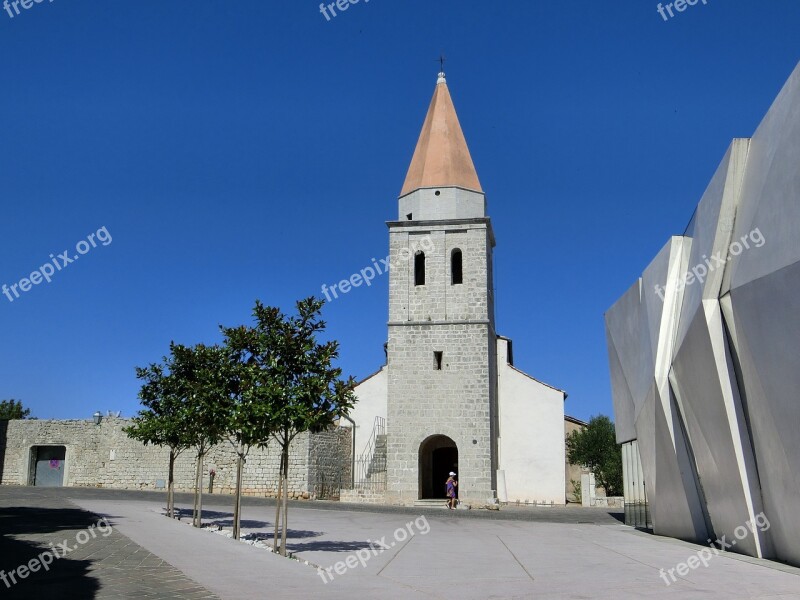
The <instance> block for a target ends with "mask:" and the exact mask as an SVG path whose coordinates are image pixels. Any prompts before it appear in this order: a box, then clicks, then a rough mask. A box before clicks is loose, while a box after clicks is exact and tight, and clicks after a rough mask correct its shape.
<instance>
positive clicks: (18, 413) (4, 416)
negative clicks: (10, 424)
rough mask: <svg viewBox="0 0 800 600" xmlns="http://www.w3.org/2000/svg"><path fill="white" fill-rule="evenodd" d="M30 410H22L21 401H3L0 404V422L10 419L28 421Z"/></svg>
mask: <svg viewBox="0 0 800 600" xmlns="http://www.w3.org/2000/svg"><path fill="white" fill-rule="evenodd" d="M30 414H31V410H30V409H29V408H23V406H22V400H13V399H12V400H3V401H2V402H0V421H7V420H11V419H28V418H30Z"/></svg>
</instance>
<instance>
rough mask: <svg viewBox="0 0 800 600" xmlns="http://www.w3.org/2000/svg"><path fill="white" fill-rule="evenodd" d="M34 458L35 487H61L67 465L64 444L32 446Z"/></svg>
mask: <svg viewBox="0 0 800 600" xmlns="http://www.w3.org/2000/svg"><path fill="white" fill-rule="evenodd" d="M32 454H33V458H34V460H35V464H36V467H35V470H34V474H33V485H35V486H37V487H62V486H63V485H64V469H65V468H66V465H67V460H66V459H67V448H66V446H34V448H33V449H32Z"/></svg>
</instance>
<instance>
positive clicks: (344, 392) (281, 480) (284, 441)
mask: <svg viewBox="0 0 800 600" xmlns="http://www.w3.org/2000/svg"><path fill="white" fill-rule="evenodd" d="M323 304H324V302H323V301H322V300H318V299H316V298H313V297H312V298H307V299H305V300H301V301H299V302H297V315H296V316H291V317H289V316H286V315H284V314H283V313H281V312H280V310H279V309H277V308H274V307H268V306H264V305H263V304H261V302H259V301H256V305H255V308H254V309H253V316H254V317H255V327H253V328H252V329H251V330H250V331H249V336H248V337H249V341H248V344H249V347H248V353H249V354H250V356H251V358H252V361H251V362H250V366H251V373H250V377H251V380H252V381H254V382H255V383H254V385H253V386H252V388H251V391H250V393H251V395H252V396H253V397H257V398H259V401H260V402H261V403H263V405H264V407H265V412H264V414H265V417H266V418H267V419H269V427H270V428H271V429H272V431H273V433H272V437H273V438H274V439H275V441H276V442H277V443H278V445H279V447H280V468H279V477H278V494H277V502H276V506H275V537H274V548H275V550H276V551H277V550H278V549H280V553H281V554H282V555H284V556H285V555H286V534H287V529H288V499H289V451H290V448H291V443H292V441H293V440H294V439H295V438H296V437H297V436H298V435H299V434H300V433H303V432H306V431H311V432H319V431H323V430H325V429H327V428H329V427H330V426H332V425H333V423H334V421H335V420H336V419H337V418H338V417H339V416H341V415H342V414H344V413H347V412H348V411H350V410H352V408H353V405H354V403H355V396H354V394H353V389H354V388H355V383H356V382H355V379H353V378H352V377H350V378H348V379H347V380H346V381H343V380H342V379H341V376H342V370H341V369H339V368H335V367H333V366H332V365H333V362H334V361H335V360H336V359H337V358H338V356H339V343H338V342H336V341H329V342H326V343H319V342H318V341H317V336H318V335H319V334H320V333H322V332H324V330H325V322H324V321H322V320H321V318H320V316H321V310H322V306H323ZM279 531H280V533H281V543H280V547H279V546H278V533H279Z"/></svg>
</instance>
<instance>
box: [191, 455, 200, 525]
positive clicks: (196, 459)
mask: <svg viewBox="0 0 800 600" xmlns="http://www.w3.org/2000/svg"><path fill="white" fill-rule="evenodd" d="M199 462H200V459H199V455H195V457H194V490H192V491H193V492H194V495H193V498H192V500H193V504H192V525H194V524H195V522H196V521H197V471H198V469H199V468H200V465H199V464H198V463H199Z"/></svg>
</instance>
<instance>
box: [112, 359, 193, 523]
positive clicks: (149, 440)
mask: <svg viewBox="0 0 800 600" xmlns="http://www.w3.org/2000/svg"><path fill="white" fill-rule="evenodd" d="M174 348H175V344H174V343H173V344H170V353H171V354H172V356H171V357H166V356H165V357H164V359H163V361H164V362H163V364H151V365H150V366H148V367H145V368H139V367H137V368H136V378H137V379H140V380H142V381H143V382H144V383H143V384H142V388H141V390H139V399H140V400H141V402H142V405H143V406H144V407H145V410H142V411H140V412H139V414H138V415H137V416H136V417H134V418H133V423H132V424H131V425H130V426H128V427H125V428H124V429H123V431H124V432H125V433H127V434H128V437H131V438H133V439H136V440H139V441H140V442H143V443H144V444H145V445H147V444H154V445H156V446H166V447H167V448H169V473H168V479H167V515H168V516H169V517H170V518H173V517H174V516H175V461H176V459H177V458H178V456H180V455H181V453H182V452H183V451H184V450H186V449H188V448H189V447H190V445H191V444H190V442H189V439H188V436H187V433H186V432H187V430H188V429H189V423H188V422H187V421H186V410H185V408H186V407H185V398H183V397H182V396H181V395H180V393H179V390H178V388H177V386H176V385H175V383H176V382H175V377H174V376H173V375H172V373H171V371H172V366H173V364H174Z"/></svg>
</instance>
